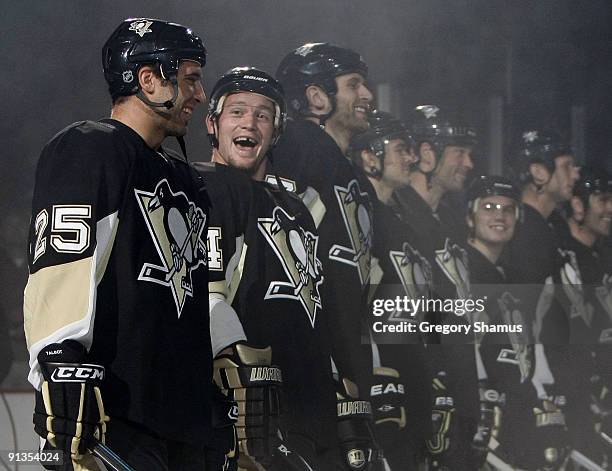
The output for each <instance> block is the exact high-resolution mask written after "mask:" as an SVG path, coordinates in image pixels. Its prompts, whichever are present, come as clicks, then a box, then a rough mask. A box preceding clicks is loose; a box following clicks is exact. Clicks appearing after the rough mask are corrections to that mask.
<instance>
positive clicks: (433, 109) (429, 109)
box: [416, 105, 440, 119]
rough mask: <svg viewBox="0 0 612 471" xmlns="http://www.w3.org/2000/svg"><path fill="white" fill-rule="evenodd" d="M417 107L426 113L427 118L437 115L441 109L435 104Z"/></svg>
mask: <svg viewBox="0 0 612 471" xmlns="http://www.w3.org/2000/svg"><path fill="white" fill-rule="evenodd" d="M416 109H417V110H418V111H420V112H421V113H423V114H424V115H425V119H431V118H435V117H437V116H438V111H440V108H438V107H437V106H435V105H421V106H417V108H416Z"/></svg>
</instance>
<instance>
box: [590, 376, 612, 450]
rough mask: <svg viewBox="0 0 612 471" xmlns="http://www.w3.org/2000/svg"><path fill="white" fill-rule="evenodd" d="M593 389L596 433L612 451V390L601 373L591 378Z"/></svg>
mask: <svg viewBox="0 0 612 471" xmlns="http://www.w3.org/2000/svg"><path fill="white" fill-rule="evenodd" d="M606 379H608V380H609V378H606ZM591 391H592V392H591V411H592V412H593V419H594V426H595V427H594V428H595V434H596V435H597V436H598V437H599V438H600V439H601V440H602V441H603V443H604V446H605V448H606V450H607V452H608V453H612V391H611V390H610V388H609V387H608V385H607V384H606V381H604V379H603V378H602V377H601V376H599V375H595V376H593V377H592V378H591Z"/></svg>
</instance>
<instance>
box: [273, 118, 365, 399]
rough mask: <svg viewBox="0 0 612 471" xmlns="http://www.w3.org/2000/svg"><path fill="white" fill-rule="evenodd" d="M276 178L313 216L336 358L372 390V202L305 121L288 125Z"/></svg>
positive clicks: (276, 159) (343, 370) (327, 140)
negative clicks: (364, 326) (365, 343)
mask: <svg viewBox="0 0 612 471" xmlns="http://www.w3.org/2000/svg"><path fill="white" fill-rule="evenodd" d="M273 174H276V175H278V176H279V177H280V178H281V180H282V181H283V184H284V185H285V186H286V187H287V188H288V189H289V190H291V191H294V192H296V193H298V194H300V195H302V197H303V199H304V201H305V203H306V205H307V206H309V208H310V210H311V214H312V216H313V219H314V220H315V223H316V224H317V228H318V231H319V237H320V238H319V251H318V253H319V259H320V260H321V262H322V264H323V266H324V270H325V284H324V286H323V288H322V290H323V293H322V294H323V297H324V298H325V302H326V303H327V306H326V310H327V312H329V316H327V318H328V323H329V326H328V328H329V331H330V332H331V333H332V335H333V345H332V356H333V359H334V362H335V364H336V366H337V369H338V370H339V372H340V375H341V376H342V377H348V378H350V379H352V380H353V381H355V382H357V384H359V385H361V387H362V388H363V387H367V378H368V376H369V372H368V368H369V366H368V365H370V364H371V362H370V361H369V359H368V358H367V356H364V349H362V348H361V322H362V321H363V319H364V316H365V311H366V308H367V292H368V288H369V281H370V270H371V248H372V240H373V229H372V226H373V223H372V221H373V217H372V204H371V200H370V197H369V195H368V193H367V191H366V190H365V189H364V188H363V187H362V184H360V182H359V181H358V179H357V177H356V174H355V170H354V168H353V166H352V164H351V163H350V161H349V160H348V159H346V158H345V157H344V156H343V155H342V153H341V151H340V149H339V148H338V146H337V145H336V143H335V142H334V140H333V139H332V138H331V137H330V136H329V135H327V134H326V133H325V132H324V131H322V130H321V129H320V127H319V126H317V125H316V124H314V123H312V122H310V121H306V120H297V121H289V122H288V125H287V129H286V131H285V132H284V133H283V135H282V136H281V138H280V140H279V143H278V145H277V146H276V147H275V149H274V155H273V166H272V168H271V169H270V175H268V176H267V177H266V178H267V179H271V181H274V176H273ZM309 188H311V189H312V190H314V192H313V191H312V190H309ZM313 194H314V198H311V196H312V195H313Z"/></svg>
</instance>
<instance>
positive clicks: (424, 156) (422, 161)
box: [418, 142, 436, 173]
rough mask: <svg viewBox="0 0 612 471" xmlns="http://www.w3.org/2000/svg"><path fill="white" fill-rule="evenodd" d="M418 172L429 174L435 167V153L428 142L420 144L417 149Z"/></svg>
mask: <svg viewBox="0 0 612 471" xmlns="http://www.w3.org/2000/svg"><path fill="white" fill-rule="evenodd" d="M418 152H419V170H421V172H423V173H429V172H431V171H432V170H433V169H434V168H435V167H436V153H435V151H434V150H433V147H431V144H430V143H429V142H422V143H421V145H420V146H419V149H418Z"/></svg>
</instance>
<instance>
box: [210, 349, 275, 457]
mask: <svg viewBox="0 0 612 471" xmlns="http://www.w3.org/2000/svg"><path fill="white" fill-rule="evenodd" d="M231 350H232V351H231V353H227V354H223V353H222V354H221V355H219V356H218V357H217V358H216V359H215V362H214V381H215V384H217V386H219V388H220V389H221V392H222V393H223V394H224V395H225V396H226V397H227V398H228V399H230V400H233V401H235V402H236V404H237V405H238V407H237V411H236V412H237V414H236V418H237V422H236V432H237V436H238V443H239V449H240V458H239V465H240V467H243V468H253V467H254V466H255V463H257V464H258V465H261V466H263V467H264V468H266V467H267V466H268V465H269V464H270V463H271V461H272V456H273V453H274V450H276V448H277V447H278V443H279V441H280V439H279V416H280V414H281V398H280V395H281V388H282V384H283V380H282V373H281V370H280V369H279V368H277V367H275V366H272V365H271V363H272V361H271V360H272V349H271V348H270V347H268V348H265V349H257V348H253V347H249V346H247V345H244V344H237V345H234V346H233V347H232V349H231Z"/></svg>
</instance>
